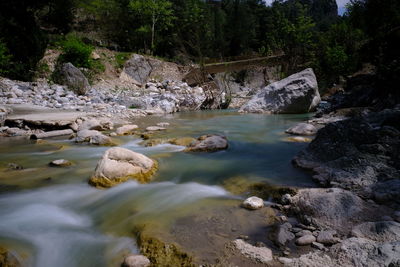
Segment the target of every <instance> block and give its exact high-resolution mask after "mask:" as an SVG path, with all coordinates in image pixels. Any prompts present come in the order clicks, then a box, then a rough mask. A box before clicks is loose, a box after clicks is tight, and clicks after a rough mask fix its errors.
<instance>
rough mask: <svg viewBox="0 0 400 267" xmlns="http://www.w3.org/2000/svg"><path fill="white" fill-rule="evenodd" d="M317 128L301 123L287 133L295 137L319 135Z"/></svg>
mask: <svg viewBox="0 0 400 267" xmlns="http://www.w3.org/2000/svg"><path fill="white" fill-rule="evenodd" d="M317 131H318V130H317V128H315V126H314V125H312V124H309V123H299V124H297V125H295V126H293V127H291V128H289V129H287V130H286V131H285V133H288V134H294V135H315V134H316V133H317Z"/></svg>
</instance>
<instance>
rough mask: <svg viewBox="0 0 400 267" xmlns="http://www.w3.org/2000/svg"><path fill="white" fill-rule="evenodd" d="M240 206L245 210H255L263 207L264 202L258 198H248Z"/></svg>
mask: <svg viewBox="0 0 400 267" xmlns="http://www.w3.org/2000/svg"><path fill="white" fill-rule="evenodd" d="M242 206H243V207H244V208H246V209H250V210H257V209H261V208H262V207H264V200H262V199H261V198H259V197H249V198H248V199H246V200H245V201H243V203H242Z"/></svg>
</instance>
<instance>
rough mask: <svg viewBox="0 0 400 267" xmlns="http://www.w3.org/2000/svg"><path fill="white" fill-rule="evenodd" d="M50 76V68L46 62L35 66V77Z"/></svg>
mask: <svg viewBox="0 0 400 267" xmlns="http://www.w3.org/2000/svg"><path fill="white" fill-rule="evenodd" d="M50 75H51V71H50V67H49V65H48V64H47V63H46V62H43V63H39V64H38V65H37V67H36V74H35V77H37V78H47V77H50Z"/></svg>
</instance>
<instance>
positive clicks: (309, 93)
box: [239, 69, 321, 113]
mask: <svg viewBox="0 0 400 267" xmlns="http://www.w3.org/2000/svg"><path fill="white" fill-rule="evenodd" d="M320 101H321V97H320V95H319V92H318V83H317V79H316V77H315V74H314V72H313V70H312V69H306V70H303V71H302V72H299V73H296V74H293V75H291V76H289V77H287V78H285V79H283V80H281V81H278V82H274V83H272V84H270V85H268V86H267V87H265V88H264V89H262V90H261V91H260V92H259V93H258V94H256V95H255V96H254V97H253V98H252V99H251V100H250V101H249V102H247V103H246V104H245V105H243V106H242V107H241V108H240V110H239V112H250V113H307V112H310V111H313V110H314V109H315V108H316V107H317V105H318V104H319V102H320Z"/></svg>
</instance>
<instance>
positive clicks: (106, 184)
mask: <svg viewBox="0 0 400 267" xmlns="http://www.w3.org/2000/svg"><path fill="white" fill-rule="evenodd" d="M153 162H154V165H153V167H152V168H151V169H150V170H149V171H148V172H139V173H135V174H132V175H127V176H124V177H117V178H112V179H110V178H107V177H94V176H93V177H91V178H90V179H89V184H90V185H92V186H94V187H97V188H101V189H105V188H110V187H113V186H116V185H119V184H121V183H125V182H127V181H129V180H135V181H137V182H139V183H141V184H146V183H148V182H150V181H151V180H152V177H153V176H154V174H155V173H156V172H157V170H158V162H157V161H155V160H154V161H153Z"/></svg>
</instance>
